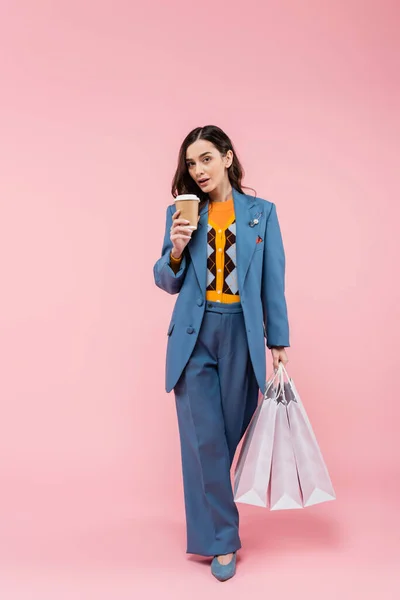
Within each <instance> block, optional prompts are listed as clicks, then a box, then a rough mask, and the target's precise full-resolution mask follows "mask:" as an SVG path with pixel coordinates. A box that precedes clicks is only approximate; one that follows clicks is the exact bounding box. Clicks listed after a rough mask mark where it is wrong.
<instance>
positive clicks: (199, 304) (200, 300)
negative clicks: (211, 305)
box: [197, 298, 203, 306]
mask: <svg viewBox="0 0 400 600" xmlns="http://www.w3.org/2000/svg"><path fill="white" fill-rule="evenodd" d="M197 306H203V298H197Z"/></svg>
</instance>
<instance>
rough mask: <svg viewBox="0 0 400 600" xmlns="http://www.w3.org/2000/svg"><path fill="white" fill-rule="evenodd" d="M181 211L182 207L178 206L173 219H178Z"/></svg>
mask: <svg viewBox="0 0 400 600" xmlns="http://www.w3.org/2000/svg"><path fill="white" fill-rule="evenodd" d="M180 212H181V209H180V208H178V209H177V210H176V211H175V212H174V214H173V215H172V219H173V220H175V219H177V218H178V216H179V214H180Z"/></svg>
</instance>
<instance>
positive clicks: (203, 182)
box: [198, 178, 210, 185]
mask: <svg viewBox="0 0 400 600" xmlns="http://www.w3.org/2000/svg"><path fill="white" fill-rule="evenodd" d="M208 181H210V178H208V179H199V181H198V183H199V185H204V184H206V183H207V182H208Z"/></svg>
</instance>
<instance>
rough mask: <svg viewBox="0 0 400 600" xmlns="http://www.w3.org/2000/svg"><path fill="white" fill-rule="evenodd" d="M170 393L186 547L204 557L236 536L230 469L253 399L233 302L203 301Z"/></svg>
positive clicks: (254, 388)
mask: <svg viewBox="0 0 400 600" xmlns="http://www.w3.org/2000/svg"><path fill="white" fill-rule="evenodd" d="M174 392H175V402H176V409H177V416H178V427H179V436H180V444H181V455H182V473H183V487H184V498H185V513H186V531H187V550H186V551H187V552H188V553H191V554H200V555H203V556H215V555H218V554H228V553H229V552H234V551H235V550H238V549H239V548H240V547H241V542H240V537H239V514H238V510H237V507H236V504H235V502H234V499H233V491H232V485H231V477H230V469H231V466H232V461H233V457H234V454H235V450H236V448H237V445H238V444H239V442H240V439H241V438H242V436H243V434H244V432H245V430H246V428H247V426H248V424H249V422H250V420H251V417H252V415H253V413H254V411H255V409H256V407H257V402H258V384H257V381H256V378H255V375H254V371H253V366H252V363H251V359H250V355H249V349H248V345H247V337H246V327H245V323H244V318H243V311H242V307H241V305H240V302H238V303H234V304H224V303H219V302H208V301H207V302H206V309H205V314H204V317H203V321H202V324H201V328H200V331H199V335H198V339H197V342H196V345H195V348H194V350H193V352H192V354H191V356H190V358H189V361H188V363H187V365H186V367H185V369H184V371H183V372H182V375H181V377H180V378H179V380H178V383H177V384H176V386H175V388H174Z"/></svg>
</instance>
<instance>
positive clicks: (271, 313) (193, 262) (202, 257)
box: [153, 189, 289, 392]
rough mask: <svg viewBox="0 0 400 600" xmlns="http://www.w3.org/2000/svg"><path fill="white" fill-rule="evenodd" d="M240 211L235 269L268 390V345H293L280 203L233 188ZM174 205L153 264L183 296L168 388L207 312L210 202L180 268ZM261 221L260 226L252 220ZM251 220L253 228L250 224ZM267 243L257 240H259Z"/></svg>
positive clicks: (159, 279)
mask: <svg viewBox="0 0 400 600" xmlns="http://www.w3.org/2000/svg"><path fill="white" fill-rule="evenodd" d="M232 195H233V203H234V208H235V215H236V267H237V274H238V285H239V292H238V293H239V294H240V301H241V303H242V307H243V315H244V320H245V324H246V330H247V340H248V345H249V351H250V357H251V361H252V364H253V368H254V373H255V376H256V378H257V382H258V385H259V388H260V390H261V391H262V392H263V391H264V389H265V381H266V356H265V354H266V351H265V347H266V346H267V347H268V348H271V347H272V346H285V347H288V346H289V323H288V316H287V306H286V299H285V252H284V247H283V242H282V236H281V231H280V227H279V222H278V216H277V212H276V207H275V204H273V203H272V202H269V201H268V200H263V199H262V198H257V197H256V198H254V197H253V196H250V195H247V194H241V193H240V192H238V191H237V190H236V189H233V190H232ZM174 211H175V205H174V204H172V205H170V206H168V208H167V215H166V224H165V237H164V242H163V245H162V250H161V257H160V258H159V259H158V260H157V262H156V263H155V265H154V269H153V272H154V281H155V283H156V285H157V286H158V287H159V288H161V289H162V290H164V291H166V292H168V293H169V294H178V292H179V296H178V298H177V300H176V302H175V306H174V310H173V313H172V317H171V322H170V324H169V327H168V332H167V335H168V343H167V356H166V379H165V389H166V391H167V392H170V391H171V390H172V389H173V388H174V386H175V385H176V383H177V381H178V379H179V377H180V375H181V373H182V371H183V369H184V367H185V366H186V363H187V361H188V359H189V357H190V355H191V353H192V350H193V348H194V346H195V344H196V340H197V336H198V333H199V329H200V326H201V322H202V319H203V315H204V310H205V294H206V277H207V224H208V201H207V203H206V205H205V206H204V207H203V208H202V210H201V211H200V220H199V223H198V227H197V230H196V231H194V232H193V233H192V239H191V240H190V241H189V243H188V245H187V246H186V248H185V250H184V253H183V259H182V262H181V265H180V269H179V271H178V272H177V273H176V274H175V273H174V271H173V270H172V269H171V267H170V264H169V255H170V251H171V249H172V242H171V240H170V228H171V225H172V215H173V213H174ZM254 219H256V220H258V223H257V224H254V223H252V222H253V220H254ZM250 223H252V225H253V226H251V225H250ZM259 237H260V238H261V240H262V241H259V243H257V239H258V238H259Z"/></svg>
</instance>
